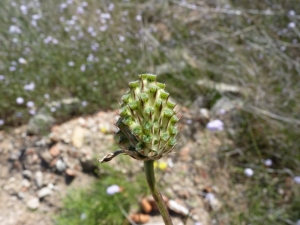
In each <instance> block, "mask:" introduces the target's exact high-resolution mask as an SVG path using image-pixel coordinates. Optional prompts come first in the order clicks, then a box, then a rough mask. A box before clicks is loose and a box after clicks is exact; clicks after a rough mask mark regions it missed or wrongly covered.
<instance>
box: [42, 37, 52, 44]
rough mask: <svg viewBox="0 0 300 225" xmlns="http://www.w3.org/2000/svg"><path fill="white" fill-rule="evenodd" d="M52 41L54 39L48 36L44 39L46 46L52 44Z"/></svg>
mask: <svg viewBox="0 0 300 225" xmlns="http://www.w3.org/2000/svg"><path fill="white" fill-rule="evenodd" d="M51 41H52V37H51V36H48V37H46V38H45V39H44V43H45V44H49V43H50V42H51Z"/></svg>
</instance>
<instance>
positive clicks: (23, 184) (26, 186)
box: [21, 179, 31, 188]
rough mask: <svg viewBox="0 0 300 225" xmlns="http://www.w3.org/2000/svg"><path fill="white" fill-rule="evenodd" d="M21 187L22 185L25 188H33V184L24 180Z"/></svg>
mask: <svg viewBox="0 0 300 225" xmlns="http://www.w3.org/2000/svg"><path fill="white" fill-rule="evenodd" d="M21 185H22V187H24V188H29V187H30V186H31V183H30V182H29V180H27V179H23V180H22V181H21Z"/></svg>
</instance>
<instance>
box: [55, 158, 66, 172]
mask: <svg viewBox="0 0 300 225" xmlns="http://www.w3.org/2000/svg"><path fill="white" fill-rule="evenodd" d="M55 166H56V169H57V170H58V171H59V172H63V171H65V169H66V168H67V165H66V164H65V163H64V161H62V160H61V159H58V160H57V161H56V163H55Z"/></svg>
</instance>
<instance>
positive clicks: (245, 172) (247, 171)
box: [244, 168, 254, 177]
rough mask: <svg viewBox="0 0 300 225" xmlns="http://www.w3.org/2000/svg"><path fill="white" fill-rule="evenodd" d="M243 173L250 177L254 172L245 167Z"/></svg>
mask: <svg viewBox="0 0 300 225" xmlns="http://www.w3.org/2000/svg"><path fill="white" fill-rule="evenodd" d="M244 174H245V175H246V176H247V177H252V176H253V174H254V171H253V170H252V169H251V168H246V169H245V170H244Z"/></svg>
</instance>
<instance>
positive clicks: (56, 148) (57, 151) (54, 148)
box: [49, 144, 60, 157]
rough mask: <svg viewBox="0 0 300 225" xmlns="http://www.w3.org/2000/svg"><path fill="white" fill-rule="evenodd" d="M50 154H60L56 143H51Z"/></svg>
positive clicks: (54, 155)
mask: <svg viewBox="0 0 300 225" xmlns="http://www.w3.org/2000/svg"><path fill="white" fill-rule="evenodd" d="M49 152H50V154H51V155H52V156H53V157H57V156H58V155H59V154H60V149H59V147H58V144H56V145H53V146H52V147H51V148H50V149H49Z"/></svg>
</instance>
